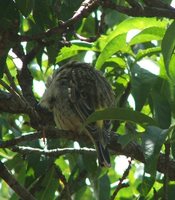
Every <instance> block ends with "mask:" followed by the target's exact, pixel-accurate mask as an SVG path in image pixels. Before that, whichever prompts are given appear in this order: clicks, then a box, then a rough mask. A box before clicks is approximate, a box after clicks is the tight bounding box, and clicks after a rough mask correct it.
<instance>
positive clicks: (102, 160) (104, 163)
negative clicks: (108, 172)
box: [96, 142, 111, 167]
mask: <svg viewBox="0 0 175 200" xmlns="http://www.w3.org/2000/svg"><path fill="white" fill-rule="evenodd" d="M96 150H97V156H98V161H99V165H100V166H101V167H111V163H110V156H109V152H108V149H107V146H106V147H104V146H103V145H102V144H101V143H100V142H96Z"/></svg>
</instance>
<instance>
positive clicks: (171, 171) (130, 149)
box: [0, 127, 175, 180]
mask: <svg viewBox="0 0 175 200" xmlns="http://www.w3.org/2000/svg"><path fill="white" fill-rule="evenodd" d="M45 135H46V138H65V139H68V140H73V141H78V142H80V143H81V142H83V141H86V142H87V143H90V144H91V141H90V139H89V138H88V137H87V136H86V135H83V134H77V133H73V132H69V131H64V130H58V129H56V128H53V127H48V128H46V129H45ZM42 137H43V134H42V132H36V133H32V134H28V135H25V136H24V135H23V136H21V137H17V138H15V139H12V140H9V141H4V142H1V143H0V148H13V147H14V146H15V145H17V144H19V143H21V142H24V141H32V140H36V139H39V138H42ZM119 137H120V136H119V135H118V134H116V133H113V132H112V133H111V138H110V144H109V149H110V150H111V151H112V153H113V154H119V155H125V156H127V157H131V158H133V159H136V160H138V161H140V162H142V163H145V159H144V155H143V152H142V148H141V146H140V145H138V144H137V143H134V142H131V143H129V144H128V145H127V146H125V147H124V148H123V147H122V146H121V144H120V143H119V142H118V141H119ZM75 152H76V150H75ZM42 153H43V152H42ZM90 153H92V152H90ZM48 154H49V153H48ZM165 164H166V158H165V155H164V154H160V156H159V159H158V163H157V170H158V171H159V172H161V173H165V167H164V166H165ZM167 168H168V177H169V179H170V180H175V161H174V160H171V159H170V160H169V163H168V166H167Z"/></svg>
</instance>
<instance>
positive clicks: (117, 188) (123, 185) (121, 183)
mask: <svg viewBox="0 0 175 200" xmlns="http://www.w3.org/2000/svg"><path fill="white" fill-rule="evenodd" d="M128 162H129V165H128V168H127V169H126V170H125V172H124V173H123V176H122V178H121V179H120V181H119V184H118V185H117V187H116V189H115V191H114V193H113V194H112V196H111V199H110V200H114V199H115V197H116V196H117V194H118V192H119V191H120V190H121V189H122V188H125V187H128V186H129V184H127V183H123V181H124V180H125V179H126V177H127V176H128V174H129V171H130V169H131V160H130V161H128Z"/></svg>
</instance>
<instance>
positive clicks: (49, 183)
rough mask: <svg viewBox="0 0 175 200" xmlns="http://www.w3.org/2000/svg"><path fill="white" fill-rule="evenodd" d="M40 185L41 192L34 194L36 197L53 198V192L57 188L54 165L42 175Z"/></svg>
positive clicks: (40, 198) (41, 199) (42, 199)
mask: <svg viewBox="0 0 175 200" xmlns="http://www.w3.org/2000/svg"><path fill="white" fill-rule="evenodd" d="M40 187H41V188H42V189H43V190H42V192H39V193H37V194H36V197H37V199H39V200H45V199H54V197H55V192H56V190H57V189H58V180H57V178H56V172H55V168H54V166H52V167H51V168H50V169H49V170H48V171H47V173H46V174H45V176H44V179H43V181H42V183H41V184H40Z"/></svg>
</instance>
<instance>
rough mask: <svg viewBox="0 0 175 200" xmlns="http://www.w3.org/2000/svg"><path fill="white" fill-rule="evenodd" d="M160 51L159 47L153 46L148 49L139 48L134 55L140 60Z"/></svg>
mask: <svg viewBox="0 0 175 200" xmlns="http://www.w3.org/2000/svg"><path fill="white" fill-rule="evenodd" d="M160 52H161V48H160V47H153V48H148V49H140V50H139V51H138V53H137V55H136V61H139V60H141V59H142V58H144V57H147V56H151V55H154V54H157V53H160Z"/></svg>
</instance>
